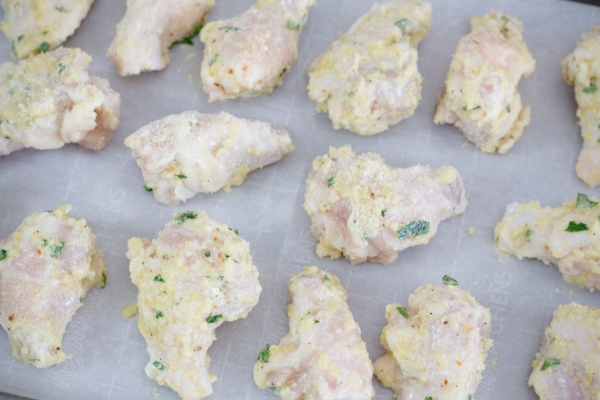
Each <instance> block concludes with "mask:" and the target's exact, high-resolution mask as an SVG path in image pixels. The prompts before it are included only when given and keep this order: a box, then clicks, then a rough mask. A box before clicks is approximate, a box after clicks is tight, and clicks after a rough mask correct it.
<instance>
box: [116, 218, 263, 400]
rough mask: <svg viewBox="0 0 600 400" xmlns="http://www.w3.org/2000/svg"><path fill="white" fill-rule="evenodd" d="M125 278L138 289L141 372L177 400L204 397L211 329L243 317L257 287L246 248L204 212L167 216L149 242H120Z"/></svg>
mask: <svg viewBox="0 0 600 400" xmlns="http://www.w3.org/2000/svg"><path fill="white" fill-rule="evenodd" d="M128 246H129V251H128V252H127V258H129V260H130V264H129V270H130V272H131V280H132V281H133V283H134V284H135V285H136V286H137V287H138V289H139V294H138V303H137V304H138V308H139V315H140V317H139V318H140V319H139V323H138V327H139V329H140V332H141V334H142V336H144V339H146V343H147V344H148V347H147V350H148V354H149V355H150V361H149V362H148V364H147V365H146V368H145V371H146V375H148V377H149V378H151V379H153V380H155V381H156V382H158V383H159V384H160V385H167V386H169V387H170V388H171V389H173V390H174V391H175V392H177V394H179V396H181V397H182V398H183V399H184V400H186V399H195V400H196V399H203V398H205V397H206V396H208V395H210V394H211V393H212V386H211V383H212V382H214V381H216V380H217V377H216V376H214V375H210V374H209V372H208V366H209V364H210V357H209V356H208V355H207V354H206V352H207V350H208V348H209V347H210V346H211V345H212V342H213V341H214V340H215V329H216V328H217V327H218V326H219V325H221V323H223V321H235V320H236V319H238V318H245V317H246V316H247V315H248V313H249V312H250V310H252V308H253V307H254V306H255V305H256V303H257V302H258V297H259V295H260V292H261V290H262V288H261V287H260V284H259V283H258V271H257V269H256V266H255V265H254V264H253V263H252V258H251V257H250V246H249V245H248V242H246V241H245V240H244V239H242V238H241V237H240V236H238V234H237V230H234V229H232V228H229V227H227V225H224V224H221V223H219V222H217V221H215V220H213V219H211V218H209V217H208V216H207V215H206V213H204V212H199V213H195V212H189V211H188V212H185V213H176V214H173V219H172V220H171V221H169V222H168V223H167V225H166V226H165V229H164V230H163V231H162V232H160V233H159V234H158V238H157V239H156V240H153V241H152V243H150V241H148V239H138V238H133V239H130V240H129V242H128Z"/></svg>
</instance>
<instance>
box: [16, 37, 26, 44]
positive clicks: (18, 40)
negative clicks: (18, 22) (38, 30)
mask: <svg viewBox="0 0 600 400" xmlns="http://www.w3.org/2000/svg"><path fill="white" fill-rule="evenodd" d="M23 36H25V35H19V37H18V38H17V43H19V42H20V41H21V39H23Z"/></svg>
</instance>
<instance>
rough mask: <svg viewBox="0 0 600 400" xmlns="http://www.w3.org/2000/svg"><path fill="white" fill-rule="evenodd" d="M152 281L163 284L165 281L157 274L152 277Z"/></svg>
mask: <svg viewBox="0 0 600 400" xmlns="http://www.w3.org/2000/svg"><path fill="white" fill-rule="evenodd" d="M154 281H155V282H164V281H165V280H164V279H163V277H162V276H160V274H158V275H156V276H155V277H154Z"/></svg>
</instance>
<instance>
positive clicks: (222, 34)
mask: <svg viewBox="0 0 600 400" xmlns="http://www.w3.org/2000/svg"><path fill="white" fill-rule="evenodd" d="M314 3H315V0H259V1H258V3H256V4H255V5H254V6H252V7H251V8H250V9H249V10H248V11H246V12H245V13H243V14H241V15H239V16H237V17H234V18H231V19H228V20H224V21H215V22H210V23H208V24H206V26H205V27H204V29H202V32H201V33H200V39H201V40H202V42H204V45H205V47H204V59H203V60H202V68H201V71H200V78H201V79H202V88H203V89H204V91H205V92H206V93H207V94H208V101H209V102H211V103H212V102H213V101H219V102H220V101H225V100H231V99H236V98H238V97H252V96H260V95H263V94H267V93H271V92H272V91H273V88H274V87H275V86H278V85H281V84H282V83H283V77H284V76H285V75H286V74H287V73H288V72H289V71H290V70H291V69H292V65H293V64H294V61H296V59H297V58H298V40H299V39H300V33H301V32H302V28H303V27H304V24H305V23H306V19H307V18H308V10H309V9H310V7H311V6H312V5H313V4H314Z"/></svg>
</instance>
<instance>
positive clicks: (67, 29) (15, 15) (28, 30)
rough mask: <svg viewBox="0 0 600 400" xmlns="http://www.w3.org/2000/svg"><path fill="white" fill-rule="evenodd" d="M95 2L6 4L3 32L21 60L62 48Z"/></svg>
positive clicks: (5, 0)
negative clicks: (58, 47)
mask: <svg viewBox="0 0 600 400" xmlns="http://www.w3.org/2000/svg"><path fill="white" fill-rule="evenodd" d="M93 2H94V0H45V1H39V0H2V1H1V3H2V7H3V8H4V21H2V26H0V29H1V30H2V32H4V34H5V35H6V37H7V38H8V40H9V41H10V44H11V48H12V56H13V57H14V58H17V59H22V58H27V57H29V56H31V55H34V54H39V53H45V52H46V51H48V50H52V49H54V48H55V47H57V46H60V45H61V44H62V43H63V42H64V41H65V40H67V38H68V37H69V36H71V35H72V34H73V33H74V32H75V29H77V28H79V24H81V21H82V20H83V19H84V18H85V16H86V15H87V13H88V11H89V10H90V7H91V6H92V3H93Z"/></svg>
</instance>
